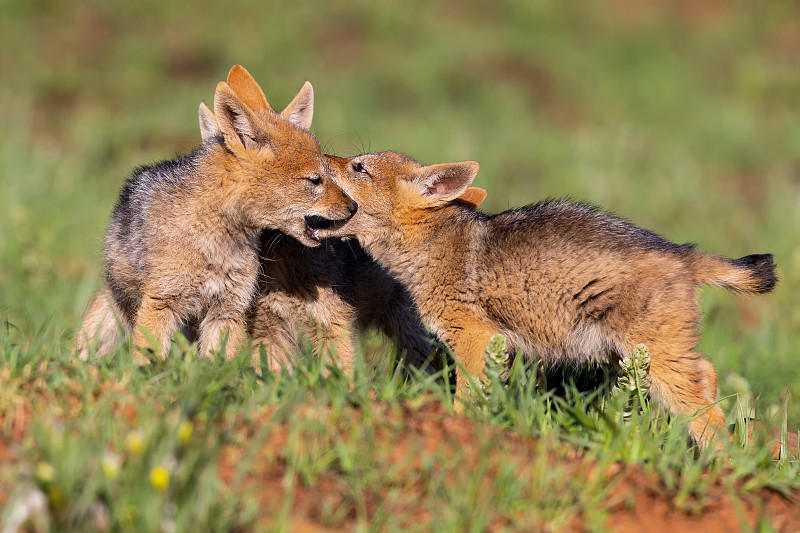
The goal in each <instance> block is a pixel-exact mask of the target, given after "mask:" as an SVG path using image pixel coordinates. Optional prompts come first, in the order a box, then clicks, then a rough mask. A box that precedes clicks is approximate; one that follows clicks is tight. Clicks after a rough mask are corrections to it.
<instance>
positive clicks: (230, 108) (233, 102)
mask: <svg viewBox="0 0 800 533" xmlns="http://www.w3.org/2000/svg"><path fill="white" fill-rule="evenodd" d="M214 115H216V118H217V125H218V126H219V130H220V132H221V133H222V136H223V137H224V138H225V145H226V146H227V147H228V148H230V149H231V150H232V151H233V152H235V153H239V152H241V151H242V150H244V149H247V148H257V147H260V145H262V144H263V142H259V140H262V141H263V139H264V138H266V137H267V135H266V133H265V132H264V129H263V127H262V124H261V120H260V119H259V118H258V117H257V116H256V114H255V113H254V112H253V111H252V110H251V109H250V107H249V106H247V105H246V104H245V103H244V102H243V101H242V100H241V99H240V98H239V96H238V95H237V94H236V93H235V92H233V89H231V88H230V87H228V84H227V83H225V82H224V81H221V82H219V84H217V91H216V92H215V93H214Z"/></svg>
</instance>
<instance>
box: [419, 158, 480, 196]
mask: <svg viewBox="0 0 800 533" xmlns="http://www.w3.org/2000/svg"><path fill="white" fill-rule="evenodd" d="M479 168H480V165H479V164H478V163H476V162H475V161H461V162H459V163H441V164H439V165H430V166H427V167H421V168H419V169H417V172H416V178H415V179H414V182H415V183H416V184H417V187H418V188H419V191H420V193H422V195H423V196H426V197H428V198H430V199H432V200H438V201H442V202H448V201H450V200H455V199H456V198H458V197H459V196H461V195H462V194H464V193H465V192H466V191H467V188H468V187H469V185H470V184H471V183H472V180H474V179H475V176H477V175H478V169H479Z"/></svg>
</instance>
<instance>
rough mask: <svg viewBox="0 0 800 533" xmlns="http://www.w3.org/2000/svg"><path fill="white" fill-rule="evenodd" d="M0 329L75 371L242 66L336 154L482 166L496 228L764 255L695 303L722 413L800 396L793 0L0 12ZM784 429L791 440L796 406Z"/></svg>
mask: <svg viewBox="0 0 800 533" xmlns="http://www.w3.org/2000/svg"><path fill="white" fill-rule="evenodd" d="M0 15H1V16H0V80H1V81H0V91H1V92H0V117H2V126H3V127H2V130H0V287H1V290H0V319H2V320H3V322H5V323H6V324H7V325H6V328H7V329H8V331H9V332H10V333H11V338H12V340H13V341H14V342H26V343H34V344H36V345H39V346H41V348H42V351H43V353H58V352H64V351H66V350H68V349H69V347H70V344H71V336H72V335H73V332H74V330H75V328H76V327H77V325H78V324H79V321H80V318H81V314H82V312H83V310H84V307H85V305H86V302H87V300H88V299H89V297H90V295H91V293H92V292H93V291H95V290H96V289H97V288H99V287H100V285H101V282H102V275H103V264H102V249H103V241H102V239H103V235H104V232H105V229H106V225H107V223H108V219H109V216H110V213H111V209H112V207H113V205H114V202H115V200H116V196H117V193H118V191H119V187H120V185H121V184H122V183H123V181H124V179H125V178H126V177H127V176H128V175H129V173H130V171H131V169H132V168H133V167H135V166H137V165H139V164H144V163H149V162H152V161H155V160H159V159H164V158H169V157H171V156H173V155H174V154H176V153H178V152H185V151H188V150H190V149H191V148H192V147H193V146H194V145H196V144H198V142H199V130H198V125H197V106H198V103H199V102H200V101H201V100H206V101H207V102H209V103H210V101H211V99H212V97H213V91H214V87H215V84H216V83H217V81H219V80H222V79H224V77H225V75H226V74H227V71H228V69H229V68H230V66H231V65H233V64H234V63H241V64H243V65H244V66H245V67H246V68H248V69H249V70H250V72H251V73H252V74H253V75H254V76H255V77H256V79H257V80H258V81H259V82H260V83H261V85H262V87H263V88H264V90H265V92H266V93H267V97H268V98H269V99H270V101H271V103H273V105H275V106H276V107H278V108H281V107H282V106H283V105H285V104H286V103H287V102H288V101H289V99H290V98H291V97H292V96H293V95H294V94H295V92H296V91H297V90H298V89H299V88H300V86H301V85H302V83H303V81H305V80H310V81H311V82H312V83H313V84H314V88H315V94H316V107H315V119H314V126H313V130H314V132H315V134H316V135H317V137H318V138H319V139H320V141H321V142H322V144H323V146H324V147H325V149H326V150H327V151H329V152H332V153H336V154H338V155H352V154H355V153H359V152H363V151H374V150H383V149H396V150H399V151H403V152H406V153H409V154H411V155H412V156H414V157H416V158H417V159H419V160H421V161H422V162H424V163H436V162H444V161H452V160H460V159H474V160H477V161H479V162H480V163H481V173H480V175H479V177H478V180H477V182H476V184H477V185H480V186H482V187H485V188H486V189H488V191H489V198H488V200H487V201H486V203H485V204H484V208H485V209H486V210H488V211H499V210H502V209H505V208H508V207H513V206H520V205H523V204H526V203H530V202H534V201H537V200H540V199H544V198H546V197H554V196H556V197H557V196H564V195H571V196H573V197H574V198H576V199H580V200H587V201H590V202H592V203H596V204H599V205H601V206H603V207H605V208H606V209H608V210H611V211H613V212H615V213H617V214H619V215H622V216H624V217H626V218H628V219H630V220H632V221H633V222H635V223H637V224H639V225H642V226H645V227H647V228H650V229H653V230H655V231H657V232H659V233H661V234H663V235H664V236H666V237H668V238H670V239H671V240H674V241H678V242H686V241H693V242H697V243H698V244H699V245H700V247H701V248H702V249H704V250H707V251H711V252H716V253H721V254H725V255H728V256H732V257H738V256H741V255H745V254H748V253H758V252H772V253H774V254H775V256H776V261H777V263H778V265H779V274H780V277H781V283H780V285H779V286H778V289H777V291H776V292H775V293H774V294H772V295H769V296H766V297H754V298H743V297H737V296H733V295H728V294H725V293H724V291H722V290H719V289H704V290H703V291H702V292H703V308H704V310H705V311H706V312H707V316H706V319H705V320H704V322H703V341H702V344H701V350H703V351H704V352H706V354H707V357H708V358H709V359H710V360H711V361H712V362H713V363H714V365H715V366H716V367H717V369H718V370H719V373H720V386H721V388H722V391H723V393H726V394H727V393H731V392H733V391H735V390H738V389H741V388H743V387H745V386H746V385H744V384H738V385H737V383H738V382H740V381H741V380H737V377H736V376H737V375H741V376H744V377H745V378H746V380H747V381H749V386H750V387H751V388H752V391H753V392H754V393H755V394H757V395H760V396H761V402H760V405H761V406H762V407H763V406H770V405H775V404H777V403H778V402H779V399H780V396H781V394H782V392H783V391H784V390H785V389H786V388H787V387H789V386H793V388H794V390H796V391H797V390H798V389H800V306H799V305H798V304H799V303H800V295H799V294H798V293H800V7H798V4H797V3H796V2H794V1H788V0H787V1H780V0H772V1H770V2H757V1H753V2H746V1H732V0H731V1H726V0H704V1H702V2H698V1H691V0H682V1H675V2H646V1H644V0H642V1H637V0H614V1H607V2H560V1H557V0H541V1H539V0H528V1H520V0H502V1H494V2H483V1H475V0H466V1H464V0H460V1H456V0H447V1H425V2H422V1H402V2H401V1H398V0H389V1H374V0H373V1H355V2H305V1H299V0H298V1H293V2H270V1H262V2H242V1H238V0H231V1H228V2H213V3H212V2H191V3H188V2H187V3H179V2H171V1H140V2H127V3H123V2H117V3H112V2H105V1H100V0H89V1H82V2H55V1H46V0H28V1H9V0H0ZM792 404H793V407H792V411H791V412H790V420H791V422H792V423H793V424H794V425H795V426H797V425H798V424H797V423H798V421H800V395H798V397H797V398H796V399H795V400H793V401H792Z"/></svg>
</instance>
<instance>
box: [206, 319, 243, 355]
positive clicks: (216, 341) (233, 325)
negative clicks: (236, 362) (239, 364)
mask: <svg viewBox="0 0 800 533" xmlns="http://www.w3.org/2000/svg"><path fill="white" fill-rule="evenodd" d="M244 332H245V320H244V315H243V314H242V313H238V314H234V313H228V314H225V313H218V312H210V313H208V314H207V315H206V317H205V318H204V319H203V322H202V323H201V324H200V355H201V356H203V357H211V352H212V351H219V350H220V349H221V348H222V340H223V339H224V338H225V335H226V334H227V336H228V340H227V342H226V344H225V354H226V356H227V358H228V360H230V359H233V358H234V357H235V356H236V352H237V349H238V348H239V344H240V343H241V341H242V338H243V337H244Z"/></svg>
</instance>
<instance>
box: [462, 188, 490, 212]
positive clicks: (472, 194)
mask: <svg viewBox="0 0 800 533" xmlns="http://www.w3.org/2000/svg"><path fill="white" fill-rule="evenodd" d="M487 195H488V193H487V192H486V190H485V189H481V188H480V187H467V190H466V192H464V194H462V195H461V196H459V197H458V198H456V199H455V200H454V201H455V202H458V203H460V204H464V205H466V206H468V207H478V206H479V205H481V204H482V203H483V201H484V200H486V196H487Z"/></svg>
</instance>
